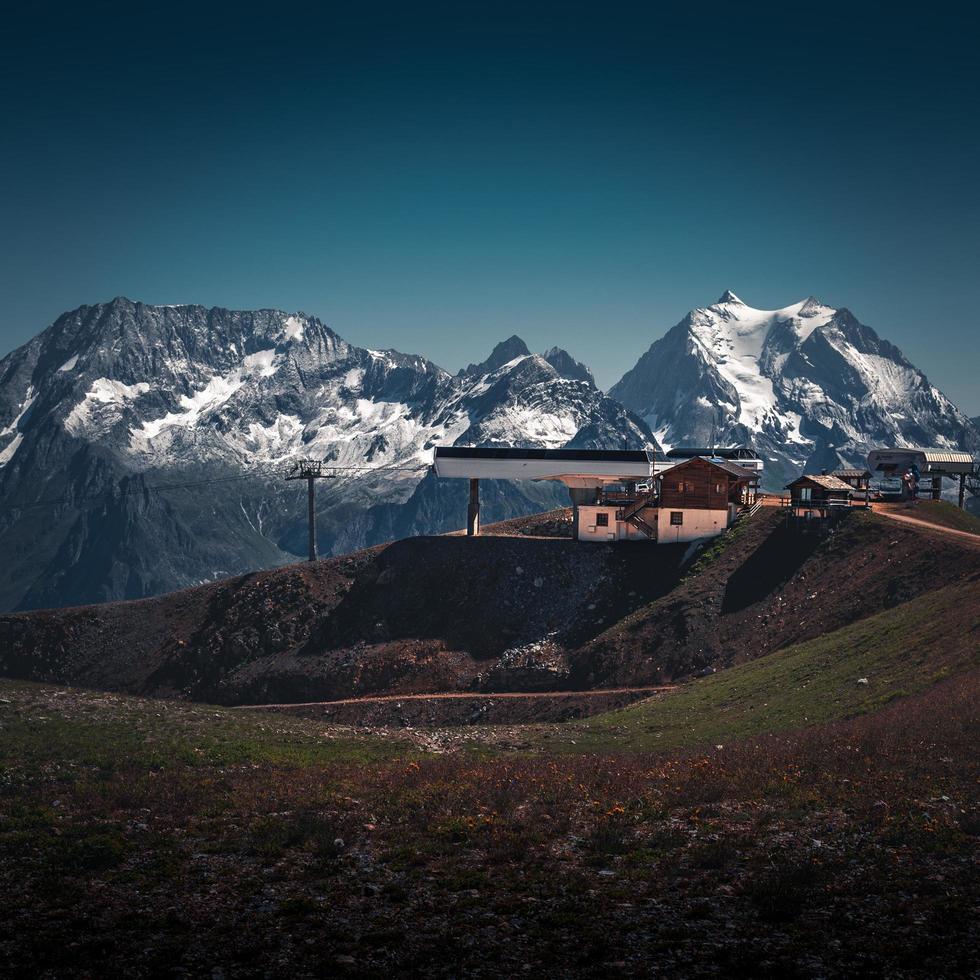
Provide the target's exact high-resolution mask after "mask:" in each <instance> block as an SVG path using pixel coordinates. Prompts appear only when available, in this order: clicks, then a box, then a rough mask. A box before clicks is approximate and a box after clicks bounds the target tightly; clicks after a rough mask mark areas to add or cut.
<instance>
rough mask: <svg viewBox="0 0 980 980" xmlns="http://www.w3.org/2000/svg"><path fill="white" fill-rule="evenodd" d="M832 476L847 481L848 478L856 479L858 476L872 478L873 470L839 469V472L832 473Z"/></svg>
mask: <svg viewBox="0 0 980 980" xmlns="http://www.w3.org/2000/svg"><path fill="white" fill-rule="evenodd" d="M830 475H831V476H839V477H841V478H842V479H846V478H847V477H856V476H871V470H849V469H839V470H834V472H833V473H831V474H830Z"/></svg>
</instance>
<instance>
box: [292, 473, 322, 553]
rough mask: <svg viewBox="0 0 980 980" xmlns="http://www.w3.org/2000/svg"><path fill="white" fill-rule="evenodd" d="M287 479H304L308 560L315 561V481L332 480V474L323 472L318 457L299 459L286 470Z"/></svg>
mask: <svg viewBox="0 0 980 980" xmlns="http://www.w3.org/2000/svg"><path fill="white" fill-rule="evenodd" d="M286 479H287V480H306V493H307V514H308V521H309V532H310V561H316V490H315V487H316V481H317V480H332V479H333V475H332V474H330V473H324V472H323V463H322V462H321V461H320V460H318V459H301V460H298V461H297V462H295V463H293V465H292V466H291V467H290V468H289V470H288V471H287V472H286Z"/></svg>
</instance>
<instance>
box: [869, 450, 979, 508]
mask: <svg viewBox="0 0 980 980" xmlns="http://www.w3.org/2000/svg"><path fill="white" fill-rule="evenodd" d="M913 467H915V468H916V469H917V470H918V471H919V477H920V479H922V480H925V479H926V478H927V477H928V478H929V479H930V480H931V482H932V498H933V500H939V499H940V497H941V496H942V489H943V477H947V478H948V479H950V480H959V505H960V507H962V506H963V500H964V497H965V494H966V485H967V481H968V479H970V478H971V477H975V476H976V475H977V464H976V463H975V462H974V460H973V457H972V456H971V455H970V453H965V452H960V451H959V450H955V449H915V448H909V447H906V448H902V449H872V450H871V452H870V453H868V469H869V470H871V472H872V473H875V474H877V475H878V476H879V477H883V478H884V479H886V480H889V479H895V478H898V477H901V475H902V474H903V473H905V472H907V471H908V470H910V469H912V468H913Z"/></svg>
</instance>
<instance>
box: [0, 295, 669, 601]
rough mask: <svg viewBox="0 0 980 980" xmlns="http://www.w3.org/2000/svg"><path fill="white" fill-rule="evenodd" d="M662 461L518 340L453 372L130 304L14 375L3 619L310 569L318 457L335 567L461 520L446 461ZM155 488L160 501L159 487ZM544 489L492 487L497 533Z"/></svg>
mask: <svg viewBox="0 0 980 980" xmlns="http://www.w3.org/2000/svg"><path fill="white" fill-rule="evenodd" d="M624 441H626V442H628V443H629V444H631V445H635V446H636V447H638V448H640V447H644V446H653V445H654V442H653V438H652V436H651V434H650V432H649V429H648V428H647V427H646V426H645V425H644V423H642V422H641V421H640V420H639V419H637V418H635V417H633V416H632V415H631V413H629V412H628V411H627V410H626V409H624V408H623V407H622V406H621V405H619V404H618V403H616V402H614V401H613V400H611V399H610V398H608V397H607V396H605V395H604V394H603V393H602V392H600V391H599V390H598V388H596V386H595V383H594V382H593V381H592V379H591V375H589V374H588V372H587V369H584V368H583V367H582V366H581V365H578V364H577V363H576V362H575V361H574V360H573V359H572V358H571V357H570V356H569V355H568V354H566V353H565V352H564V351H560V350H557V349H553V350H551V351H549V352H547V354H545V355H536V354H531V353H530V351H528V349H527V347H526V345H524V343H523V341H521V340H520V339H519V338H516V337H512V338H510V339H509V340H508V341H505V342H504V343H502V344H499V345H497V347H496V348H495V349H494V351H493V353H492V354H491V356H490V358H488V360H487V361H485V362H483V363H482V364H479V365H471V366H470V368H468V369H467V370H466V371H464V372H461V373H460V374H459V375H456V376H453V375H451V374H449V372H447V371H444V370H443V369H442V368H439V367H438V366H436V365H435V364H433V363H432V362H431V361H428V360H427V359H425V358H423V357H420V356H417V355H406V354H401V353H399V352H397V351H393V350H370V349H364V348H359V347H356V346H354V345H352V344H349V343H347V342H346V341H345V340H344V339H343V338H341V337H340V336H339V335H338V334H336V333H335V332H334V331H333V330H331V329H330V328H329V327H327V326H326V325H325V324H323V323H322V322H321V321H319V320H318V319H317V318H316V317H311V316H307V315H305V314H301V313H294V314H289V313H285V312H282V311H277V310H258V311H231V310H223V309H217V308H216V309H206V308H204V307H200V306H176V307H160V306H148V305H146V304H142V303H134V302H132V301H130V300H126V299H121V298H120V299H116V300H114V301H113V302H111V303H107V304H99V305H95V306H83V307H80V308H79V309H77V310H74V311H72V312H70V313H66V314H64V315H63V316H62V317H60V318H59V319H58V320H57V321H56V322H55V323H54V324H53V325H52V326H51V327H49V328H48V329H47V330H45V331H44V332H43V333H41V334H39V335H38V336H37V337H35V338H34V339H33V340H32V341H30V342H29V343H28V344H26V345H24V346H23V347H21V348H19V349H18V350H16V351H13V352H12V353H11V354H9V355H8V356H7V357H5V358H4V359H3V360H2V361H0V532H2V533H4V535H5V537H6V540H7V541H8V542H9V543H10V545H11V547H12V551H11V554H12V555H13V560H12V561H10V562H9V563H8V565H7V567H6V568H5V569H4V571H3V572H2V573H0V608H12V607H22V608H32V607H38V606H45V605H65V604H73V603H78V602H89V601H98V600H104V599H117V598H137V597H140V596H144V595H152V594H155V593H158V592H161V591H167V590H170V589H173V588H177V587H180V586H185V585H191V584H195V583H197V582H201V581H206V580H209V579H213V578H216V577H220V576H222V575H228V574H233V573H236V572H241V571H246V570H250V569H254V568H259V567H268V566H270V565H275V564H282V563H284V562H288V561H290V560H292V559H293V557H294V556H295V555H296V554H302V553H303V549H304V540H305V526H304V524H305V510H304V508H303V505H302V503H301V501H300V499H299V494H298V491H297V485H296V484H287V483H285V482H284V481H283V480H282V476H283V473H284V470H285V468H286V467H287V466H288V465H289V464H290V463H291V462H293V461H295V460H296V459H297V458H300V457H314V458H316V459H319V460H322V461H324V462H325V464H326V465H327V467H328V472H329V474H330V476H331V477H332V478H331V479H329V480H324V481H321V483H320V486H319V488H318V491H319V492H318V497H319V505H318V525H319V543H320V548H321V550H322V552H323V553H339V552H343V551H349V550H351V549H353V548H357V547H363V546H365V545H370V544H373V543H376V542H379V541H384V540H390V539H391V538H392V537H397V536H400V535H402V534H404V533H420V532H422V533H432V532H441V531H446V530H452V529H453V528H456V527H459V526H461V525H462V523H463V520H464V518H463V515H464V512H465V501H464V499H463V498H464V494H463V493H462V492H461V490H460V487H458V486H451V487H445V486H438V485H437V484H436V482H435V481H434V479H433V478H432V477H431V476H430V475H429V468H430V464H431V460H432V450H433V448H434V447H435V446H436V445H453V444H457V443H458V444H461V445H524V446H535V447H559V446H566V445H572V446H588V447H602V446H615V447H619V446H621V445H622V444H623V443H624ZM160 487H165V488H168V489H167V490H166V492H161V491H160V489H159V488H160ZM563 498H564V495H563V494H562V493H561V492H560V490H559V489H558V488H556V487H552V486H550V485H546V486H542V485H536V484H534V485H529V486H521V485H510V484H504V485H501V486H493V485H491V486H488V487H487V488H486V495H485V504H486V510H487V516H488V519H497V518H504V517H510V516H515V515H517V514H521V513H528V512H532V511H534V510H541V509H547V508H548V507H550V506H553V505H554V504H555V503H557V502H563Z"/></svg>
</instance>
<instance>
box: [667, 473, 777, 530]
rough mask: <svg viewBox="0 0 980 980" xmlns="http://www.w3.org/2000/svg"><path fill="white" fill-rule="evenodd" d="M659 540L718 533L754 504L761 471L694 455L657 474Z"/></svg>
mask: <svg viewBox="0 0 980 980" xmlns="http://www.w3.org/2000/svg"><path fill="white" fill-rule="evenodd" d="M657 484H658V495H657V508H658V510H659V515H658V540H660V541H664V542H671V541H693V540H695V539H696V538H702V537H709V536H711V535H713V534H719V533H720V532H721V531H723V530H724V529H725V528H726V527H728V526H729V525H730V524H731V523H732V521H734V520H735V515H736V514H737V513H738V512H739V511H740V510H741V509H742V508H744V507H749V506H751V505H752V504H754V503H755V501H756V497H757V495H758V491H759V475H758V473H756V472H754V471H752V470H748V469H745V468H744V467H742V466H739V465H738V464H737V463H733V462H731V461H729V460H726V459H715V458H710V459H709V458H708V457H705V456H695V457H693V458H692V459H688V460H686V461H685V462H683V463H678V464H677V465H676V466H672V467H670V469H668V470H664V472H663V473H661V474H659V475H658V477H657Z"/></svg>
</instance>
